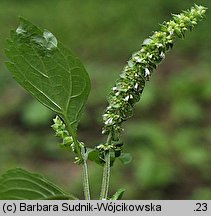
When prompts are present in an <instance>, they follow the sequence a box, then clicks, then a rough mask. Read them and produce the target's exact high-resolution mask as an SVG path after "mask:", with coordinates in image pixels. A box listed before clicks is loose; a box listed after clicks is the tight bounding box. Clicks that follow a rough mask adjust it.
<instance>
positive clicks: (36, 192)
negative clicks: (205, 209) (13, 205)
mask: <svg viewBox="0 0 211 216" xmlns="http://www.w3.org/2000/svg"><path fill="white" fill-rule="evenodd" d="M12 199H13V200H37V199H46V200H48V199H69V200H72V199H76V198H75V197H74V196H72V195H70V194H68V193H65V192H64V191H63V190H62V189H60V188H59V187H57V186H56V185H54V184H53V183H51V182H50V181H49V180H47V179H45V178H44V177H43V176H41V175H40V174H35V173H31V172H28V171H26V170H23V169H20V168H17V169H12V170H9V171H7V172H6V173H5V174H3V175H2V176H1V178H0V200H12Z"/></svg>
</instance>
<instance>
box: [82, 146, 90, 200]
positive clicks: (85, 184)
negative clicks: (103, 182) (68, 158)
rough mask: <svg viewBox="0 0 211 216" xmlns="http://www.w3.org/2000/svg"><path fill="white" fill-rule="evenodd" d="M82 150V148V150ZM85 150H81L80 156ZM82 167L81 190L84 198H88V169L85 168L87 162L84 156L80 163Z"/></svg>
mask: <svg viewBox="0 0 211 216" xmlns="http://www.w3.org/2000/svg"><path fill="white" fill-rule="evenodd" d="M83 151H84V150H83ZM84 155H85V152H82V156H83V157H84ZM82 169H83V190H84V198H85V200H90V191H89V176H88V169H87V163H86V160H85V158H84V159H83V163H82Z"/></svg>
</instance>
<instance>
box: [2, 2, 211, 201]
mask: <svg viewBox="0 0 211 216" xmlns="http://www.w3.org/2000/svg"><path fill="white" fill-rule="evenodd" d="M195 3H197V4H202V5H204V6H206V7H208V8H209V10H208V11H207V17H206V19H205V20H203V21H202V22H200V23H199V25H197V27H196V28H194V30H193V31H192V32H191V33H187V36H186V38H185V40H177V41H176V44H175V46H174V48H173V51H171V52H169V53H168V54H167V56H166V59H165V61H164V63H162V64H161V65H160V67H159V69H158V71H157V72H155V73H154V74H153V76H152V79H151V80H150V82H149V83H147V85H146V88H145V90H144V93H143V97H142V99H141V101H140V103H139V104H138V105H137V106H136V111H135V114H134V116H133V118H132V119H130V120H129V121H128V122H127V124H125V125H124V128H125V131H124V136H123V140H124V144H125V145H124V152H130V153H131V154H132V156H133V160H132V162H131V163H130V164H128V165H127V166H125V165H122V164H121V163H119V162H116V164H115V166H114V167H113V168H112V177H111V189H110V194H111V195H112V193H114V192H115V191H116V189H117V188H125V189H126V193H125V195H124V197H123V198H124V199H211V61H210V60H211V52H210V51H211V42H210V41H211V14H210V10H211V1H195ZM192 5H193V2H192V1H191V0H177V1H167V0H156V1H155V0H148V1H141V0H130V1H122V0H115V1H111V0H107V1H105V0H89V1H82V0H69V1H67V0H59V1H56V0H45V1H43V0H42V1H41V0H36V1H35V0H30V1H29V0H28V1H26V0H1V1H0V173H3V172H4V171H5V170H7V169H9V168H14V167H23V168H26V169H28V170H30V171H33V172H41V173H42V174H44V175H45V176H48V178H49V179H51V180H52V181H54V182H55V183H57V184H58V185H61V187H62V188H64V189H66V190H67V191H69V192H71V193H73V194H74V195H76V196H78V197H83V193H82V182H81V168H80V167H78V166H77V165H74V164H73V163H72V162H73V159H74V157H73V155H72V154H70V153H68V152H65V151H64V150H63V149H60V148H59V146H58V144H59V142H60V140H58V139H57V138H56V137H55V136H54V132H53V131H52V130H51V128H50V125H51V124H52V118H53V117H54V114H53V113H51V112H50V111H49V110H48V109H47V108H45V107H43V106H42V105H41V104H39V102H37V101H36V100H34V99H33V98H32V97H31V96H30V95H29V94H28V93H27V92H26V91H25V90H23V89H22V88H21V87H20V86H19V85H18V84H17V83H16V82H15V81H14V80H13V79H12V77H11V74H10V73H9V72H8V70H7V69H6V67H5V65H4V62H5V61H6V57H5V55H4V48H5V45H6V38H8V37H9V32H10V30H11V29H15V28H16V27H17V26H18V17H19V16H22V17H24V18H26V19H28V20H30V21H31V22H32V23H34V24H36V25H38V26H40V27H41V28H46V29H48V30H49V31H51V32H53V34H54V35H55V36H56V37H57V39H59V40H60V41H62V42H63V43H64V44H65V45H66V46H67V47H69V48H70V49H71V50H72V51H73V53H75V54H76V55H77V56H79V57H80V59H81V60H82V62H83V63H84V65H85V67H86V69H87V71H88V72H89V74H90V78H91V81H92V90H91V93H90V96H89V100H88V104H87V107H86V112H85V114H84V115H83V118H82V121H81V123H80V126H79V136H80V139H81V140H82V141H84V142H85V143H86V144H87V145H88V146H90V147H93V146H95V145H96V144H99V143H101V142H103V141H104V140H105V139H106V137H104V136H102V135H101V128H102V117H101V116H102V113H103V111H104V109H105V107H106V105H107V102H106V96H107V95H108V92H109V90H110V88H111V87H112V85H113V84H114V81H115V79H117V78H118V75H119V73H120V71H121V69H122V68H123V66H124V64H125V63H126V61H127V60H128V59H129V57H130V56H131V54H132V53H133V52H135V51H137V50H139V48H140V47H141V43H142V41H143V40H144V39H145V38H146V37H148V36H149V35H151V34H152V32H153V31H155V30H158V29H159V25H158V24H159V23H160V24H161V23H162V22H163V21H165V20H168V19H169V18H170V17H171V13H180V11H181V10H185V9H187V8H189V7H191V6H192ZM89 169H90V171H89V175H90V181H91V190H92V198H95V199H97V198H98V194H99V191H100V185H101V174H102V168H101V167H100V166H98V165H95V164H92V163H89Z"/></svg>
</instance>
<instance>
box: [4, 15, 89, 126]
mask: <svg viewBox="0 0 211 216" xmlns="http://www.w3.org/2000/svg"><path fill="white" fill-rule="evenodd" d="M5 53H6V55H7V57H8V58H9V60H10V61H9V62H7V67H8V69H9V70H10V71H11V73H12V74H13V77H14V79H15V80H16V81H17V82H18V83H19V84H20V85H21V86H22V87H23V88H25V89H26V90H27V91H29V92H30V93H31V94H32V95H33V96H34V97H35V98H36V99H37V100H39V101H40V102H41V103H42V104H44V105H45V106H47V107H48V108H50V109H51V110H52V111H54V112H56V113H57V114H59V115H60V116H61V117H62V118H63V119H64V120H66V121H67V122H68V124H69V125H70V126H71V127H75V128H76V126H77V124H78V121H79V120H80V116H81V114H82V111H83V109H84V104H85V102H86V100H87V98H88V94H89V91H90V79H89V76H88V74H87V72H86V70H85V68H84V66H83V65H82V63H81V62H80V60H79V59H78V58H76V57H74V56H73V55H72V53H71V52H70V51H69V50H68V49H66V48H65V47H64V46H63V45H62V44H61V43H60V42H58V41H57V39H56V37H55V36H54V35H53V34H52V33H51V32H49V31H47V30H44V31H43V30H41V29H39V28H38V27H36V26H35V25H33V24H31V23H30V22H29V21H27V20H25V19H23V18H20V25H19V27H18V28H17V29H16V31H11V37H10V39H9V40H8V46H7V49H6V50H5ZM67 122H66V123H67Z"/></svg>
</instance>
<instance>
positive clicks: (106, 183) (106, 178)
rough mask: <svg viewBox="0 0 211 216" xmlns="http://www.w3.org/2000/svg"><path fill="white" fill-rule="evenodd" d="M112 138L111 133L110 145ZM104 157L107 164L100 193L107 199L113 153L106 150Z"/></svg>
mask: <svg viewBox="0 0 211 216" xmlns="http://www.w3.org/2000/svg"><path fill="white" fill-rule="evenodd" d="M111 138H112V136H111V134H109V135H108V139H107V142H106V145H108V146H109V145H110V144H111ZM104 159H105V164H104V167H103V179H102V186H101V193H100V199H101V200H104V199H105V200H106V199H107V196H108V189H109V181H110V172H111V166H110V160H111V155H110V150H109V149H108V150H107V151H105V155H104Z"/></svg>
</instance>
